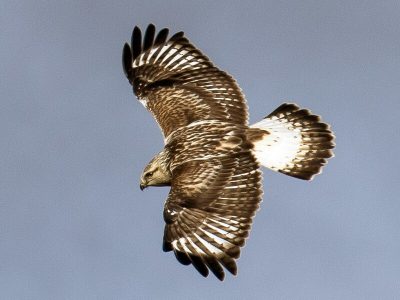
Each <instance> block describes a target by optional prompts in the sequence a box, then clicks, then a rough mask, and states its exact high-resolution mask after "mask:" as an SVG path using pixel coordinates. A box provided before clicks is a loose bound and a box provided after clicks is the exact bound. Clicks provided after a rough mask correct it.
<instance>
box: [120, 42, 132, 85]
mask: <svg viewBox="0 0 400 300" xmlns="http://www.w3.org/2000/svg"><path fill="white" fill-rule="evenodd" d="M122 67H123V69H124V73H125V76H126V77H128V76H129V72H130V71H131V69H132V51H131V47H130V46H129V44H128V43H125V45H124V48H123V49H122Z"/></svg>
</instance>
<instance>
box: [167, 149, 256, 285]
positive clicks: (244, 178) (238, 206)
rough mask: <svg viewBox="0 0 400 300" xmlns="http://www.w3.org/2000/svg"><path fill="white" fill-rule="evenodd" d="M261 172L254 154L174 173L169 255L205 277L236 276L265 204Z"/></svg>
mask: <svg viewBox="0 0 400 300" xmlns="http://www.w3.org/2000/svg"><path fill="white" fill-rule="evenodd" d="M261 197H262V189H261V172H260V171H259V170H258V164H257V162H256V160H255V158H254V157H253V155H252V154H251V153H250V151H245V152H241V153H239V154H233V155H231V156H223V157H214V158H211V159H209V160H192V161H189V162H186V163H184V164H182V165H180V166H179V167H177V168H176V169H175V170H174V174H173V182H172V188H171V191H170V194H169V196H168V199H167V201H166V203H165V207H164V219H165V222H166V226H165V231H164V243H163V249H164V251H174V253H175V256H176V258H177V259H178V261H179V262H181V263H182V264H185V265H187V264H193V266H194V267H195V268H196V269H197V270H198V271H199V272H200V273H201V274H202V275H203V276H207V275H208V273H209V270H211V271H212V272H213V273H214V274H215V276H216V277H217V278H218V279H220V280H223V279H224V276H225V273H224V270H223V268H222V266H223V267H225V268H226V269H227V270H228V271H229V272H231V273H232V274H234V275H236V273H237V267H236V262H235V259H237V258H238V257H239V254H240V247H241V246H243V245H244V243H245V239H246V237H247V236H248V234H249V231H250V228H251V223H252V218H253V216H254V215H255V212H256V211H257V209H258V208H259V204H260V202H261Z"/></svg>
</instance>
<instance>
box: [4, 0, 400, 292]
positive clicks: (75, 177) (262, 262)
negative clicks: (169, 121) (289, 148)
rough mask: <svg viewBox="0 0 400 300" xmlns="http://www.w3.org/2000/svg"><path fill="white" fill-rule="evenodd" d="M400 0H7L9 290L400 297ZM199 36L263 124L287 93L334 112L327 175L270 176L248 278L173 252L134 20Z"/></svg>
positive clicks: (242, 267) (329, 116)
mask: <svg viewBox="0 0 400 300" xmlns="http://www.w3.org/2000/svg"><path fill="white" fill-rule="evenodd" d="M399 4H400V3H399V1H317V0H315V1H247V2H246V1H136V0H130V1H2V2H1V4H0V101H1V102H0V132H1V140H0V145H1V147H0V151H1V156H0V291H1V292H0V298H2V299H141V298H161V297H163V298H167V299H172V298H175V299H184V298H193V299H206V298H209V299H239V298H242V299H243V298H247V299H250V298H254V299H378V298H380V299H393V298H399V297H400V281H399V280H400V217H399V216H400V199H399V196H398V194H399V193H398V189H399V183H400V180H399V179H400V178H399V168H400V159H399V156H398V153H399V150H400V149H399V148H400V147H399V144H400V141H399V140H400V139H399V136H400V134H399V125H400V124H399V116H400V114H399V111H400V96H399V95H400V88H399V86H400V21H399V20H400V5H399ZM149 22H153V23H154V24H156V26H157V27H158V28H162V27H169V28H170V29H171V31H172V32H175V31H180V30H183V31H185V33H186V35H187V36H188V37H189V39H190V40H191V41H192V42H193V43H194V44H195V45H197V46H198V47H199V48H200V49H201V50H202V51H203V52H204V53H205V54H207V55H208V56H209V57H210V59H212V61H213V62H214V63H215V64H216V65H217V66H219V67H220V68H222V69H223V70H226V71H228V72H229V73H230V74H232V75H233V76H234V77H235V78H236V79H237V81H238V82H239V84H240V86H241V87H242V89H243V90H244V92H245V95H246V97H247V99H248V104H249V111H250V120H251V122H252V123H254V122H256V121H258V120H259V119H261V118H262V117H264V116H265V115H267V114H268V113H269V112H271V111H272V110H273V109H275V108H276V107H277V106H278V105H280V104H281V103H282V102H284V101H291V102H296V103H297V104H299V105H300V106H302V107H306V108H310V109H312V111H313V112H315V113H317V114H320V115H322V116H323V119H324V120H325V121H326V122H328V123H330V124H332V127H333V129H334V131H335V133H336V136H337V140H336V142H337V148H336V150H335V154H336V157H335V158H334V159H332V160H330V162H329V164H328V166H327V167H326V168H325V169H324V172H323V174H322V175H320V176H318V177H317V178H316V179H315V180H314V181H312V182H304V181H300V180H296V179H293V178H290V177H287V176H284V175H282V174H278V173H273V172H272V171H268V170H265V172H264V190H265V194H264V201H263V203H262V208H261V210H260V211H259V212H258V214H257V216H256V218H255V222H254V227H253V230H252V232H251V235H250V239H249V240H248V241H247V245H246V247H245V248H244V249H243V251H242V256H241V258H240V260H239V261H238V266H239V275H238V276H237V277H233V276H230V275H229V274H228V275H227V277H226V279H225V281H224V282H222V283H221V282H219V281H218V280H217V279H216V278H215V277H213V275H212V274H211V275H210V277H209V278H203V277H201V276H200V275H199V274H198V273H197V272H196V270H195V269H194V268H193V267H191V266H190V267H186V266H183V265H181V264H179V263H178V262H177V261H176V259H175V257H174V256H173V254H172V253H164V252H162V249H161V241H162V236H163V227H164V224H163V219H162V207H163V203H164V200H165V198H166V195H167V193H168V188H153V189H149V190H146V191H145V192H141V191H140V189H139V176H140V174H141V171H142V169H143V167H144V166H145V165H146V164H147V162H148V161H149V160H150V159H151V158H152V156H153V155H154V154H155V153H157V152H158V151H159V150H160V149H161V147H162V146H163V141H162V137H161V133H160V131H159V129H158V126H157V125H156V123H155V122H154V120H153V119H152V117H151V116H150V114H148V113H147V111H146V110H145V109H144V108H143V107H142V105H140V103H139V102H138V101H137V100H136V99H135V98H134V96H133V93H132V89H131V86H130V85H129V83H128V81H127V80H126V78H125V76H124V74H123V71H122V67H121V51H122V46H123V43H124V42H125V41H128V40H129V39H130V35H131V31H132V28H133V26H134V25H140V26H141V27H142V28H143V27H145V26H147V24H148V23H149Z"/></svg>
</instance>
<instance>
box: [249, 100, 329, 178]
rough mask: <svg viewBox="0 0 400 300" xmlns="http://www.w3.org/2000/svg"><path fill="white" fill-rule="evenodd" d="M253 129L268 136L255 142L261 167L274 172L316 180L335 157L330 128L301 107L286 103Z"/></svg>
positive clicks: (255, 149)
mask: <svg viewBox="0 0 400 300" xmlns="http://www.w3.org/2000/svg"><path fill="white" fill-rule="evenodd" d="M251 128H258V129H261V130H264V131H267V132H268V133H266V134H264V135H263V136H262V138H261V139H258V140H255V141H253V144H254V148H253V151H254V154H255V156H256V158H257V160H258V161H259V163H260V164H262V165H263V166H265V167H267V168H269V169H272V170H274V171H278V172H281V173H284V174H287V175H289V176H293V177H297V178H300V179H312V177H313V176H314V175H315V174H318V173H319V172H320V170H321V168H322V166H323V165H325V164H326V159H327V158H329V157H332V156H333V153H332V151H331V150H330V149H332V148H333V147H334V143H333V139H334V135H333V133H332V131H331V130H330V129H329V126H328V125H327V124H325V123H321V122H320V117H318V116H316V115H312V114H311V112H310V111H308V110H305V109H300V108H299V107H298V106H297V105H294V104H287V103H284V104H282V105H281V106H280V107H278V108H277V109H276V110H275V111H274V112H272V113H271V114H270V115H268V116H267V117H266V118H265V119H263V120H261V121H260V122H258V123H255V124H253V125H251Z"/></svg>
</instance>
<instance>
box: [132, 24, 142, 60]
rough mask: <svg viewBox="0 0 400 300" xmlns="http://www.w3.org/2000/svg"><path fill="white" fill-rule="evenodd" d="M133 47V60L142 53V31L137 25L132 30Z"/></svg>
mask: <svg viewBox="0 0 400 300" xmlns="http://www.w3.org/2000/svg"><path fill="white" fill-rule="evenodd" d="M131 47H132V55H133V57H132V58H133V60H135V58H136V57H138V56H139V55H140V53H141V52H142V32H141V31H140V28H139V27H137V26H135V28H133V32H132V38H131Z"/></svg>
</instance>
